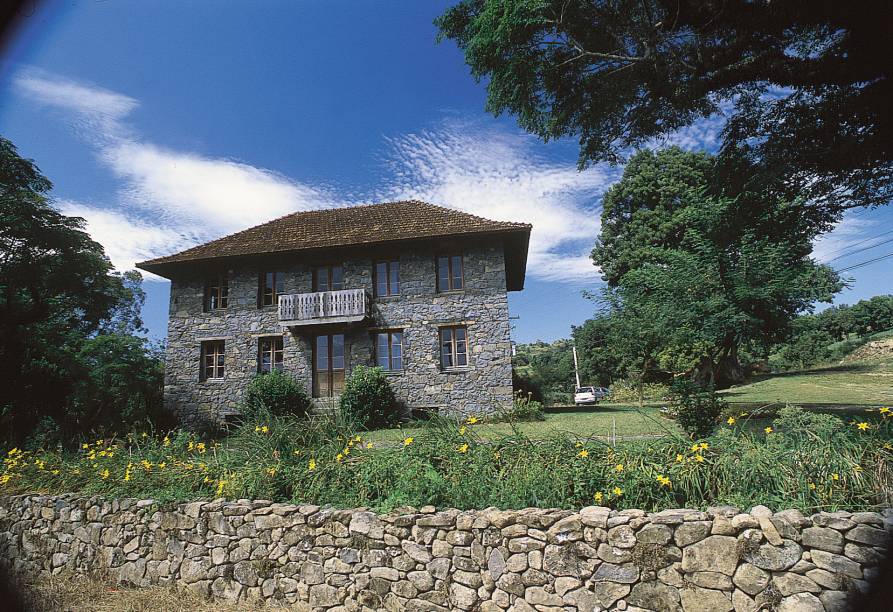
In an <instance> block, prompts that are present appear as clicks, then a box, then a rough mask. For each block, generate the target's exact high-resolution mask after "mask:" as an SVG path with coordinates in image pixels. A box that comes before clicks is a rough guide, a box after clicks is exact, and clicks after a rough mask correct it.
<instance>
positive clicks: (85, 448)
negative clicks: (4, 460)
mask: <svg viewBox="0 0 893 612" xmlns="http://www.w3.org/2000/svg"><path fill="white" fill-rule="evenodd" d="M81 448H82V449H84V450H87V449H88V448H90V445H89V444H81ZM12 450H15V449H12ZM9 454H10V455H11V454H12V451H9Z"/></svg>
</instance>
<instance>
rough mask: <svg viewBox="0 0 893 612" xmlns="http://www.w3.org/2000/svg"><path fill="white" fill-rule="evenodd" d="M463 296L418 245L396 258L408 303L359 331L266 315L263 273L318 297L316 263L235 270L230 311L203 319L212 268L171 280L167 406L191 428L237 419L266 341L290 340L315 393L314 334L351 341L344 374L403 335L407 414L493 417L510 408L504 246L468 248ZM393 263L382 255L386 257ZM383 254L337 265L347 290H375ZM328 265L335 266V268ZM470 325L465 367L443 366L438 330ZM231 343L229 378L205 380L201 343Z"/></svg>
mask: <svg viewBox="0 0 893 612" xmlns="http://www.w3.org/2000/svg"><path fill="white" fill-rule="evenodd" d="M461 251H462V252H463V259H464V271H465V288H464V290H462V291H455V292H449V293H437V291H436V286H435V284H436V276H435V265H434V261H435V254H436V253H437V248H436V245H433V244H432V245H428V246H424V247H419V246H414V247H413V248H412V249H409V250H406V251H405V252H402V253H393V252H391V253H388V254H386V257H387V258H388V259H399V260H400V295H399V296H393V297H382V298H376V299H374V300H373V301H372V312H371V314H370V317H368V319H367V320H366V321H364V322H363V323H361V324H353V325H346V324H345V325H340V326H329V325H327V326H324V328H325V329H324V331H321V328H320V326H304V327H292V328H283V327H282V326H280V325H279V321H278V317H277V310H276V307H275V306H267V307H263V308H258V305H257V292H258V279H259V274H260V273H261V271H263V270H267V269H271V270H272V269H275V270H277V271H278V272H280V273H281V274H282V275H283V277H284V291H285V293H306V292H310V291H311V270H312V265H311V262H309V261H302V260H295V259H288V258H287V257H285V256H283V258H282V259H281V260H277V261H275V262H272V263H270V262H267V263H266V264H263V265H260V264H258V265H247V264H229V265H228V266H227V268H226V269H221V270H217V271H216V272H225V273H226V274H227V276H228V279H229V305H228V307H227V308H226V309H225V310H219V311H215V312H204V311H203V294H204V283H205V277H206V275H207V274H209V273H210V271H209V270H205V271H200V270H194V271H193V272H192V273H183V274H180V275H178V276H177V277H175V278H174V279H173V280H172V281H171V297H170V314H169V320H168V339H167V356H166V364H165V387H164V394H165V405H166V406H167V407H168V408H169V409H170V410H172V411H174V412H176V413H177V414H178V415H179V416H180V417H181V419H182V421H183V422H184V423H185V424H187V425H195V424H198V423H201V422H207V421H212V422H214V421H216V422H220V421H222V420H223V418H224V417H225V416H226V415H227V414H231V413H237V412H238V406H239V402H240V400H241V398H242V394H243V392H244V390H245V388H246V386H247V384H248V382H249V381H250V380H251V378H252V377H253V376H254V375H255V374H256V372H257V352H258V341H259V338H261V337H263V336H276V335H280V336H282V337H283V357H284V359H283V361H284V369H285V370H286V371H287V372H290V373H292V374H293V375H295V376H296V377H297V378H298V379H299V380H301V381H302V382H303V383H304V385H305V387H306V388H307V389H308V391H309V390H310V389H311V387H312V379H311V347H312V344H311V343H312V341H313V340H312V339H313V336H314V334H317V333H343V334H344V335H345V353H346V374H347V375H349V373H350V370H351V368H352V367H354V366H355V365H357V364H364V365H373V360H372V350H373V346H372V333H374V331H375V330H380V329H391V330H396V329H400V330H403V334H404V336H403V342H404V347H403V348H404V369H403V371H401V372H395V373H392V374H391V375H390V381H391V386H392V387H393V389H394V392H395V394H396V396H397V398H398V400H399V401H400V402H401V403H402V404H403V405H404V406H406V407H408V408H415V407H419V408H437V409H439V410H441V411H448V412H453V413H458V414H472V413H481V412H490V411H493V410H495V409H498V408H503V407H508V406H509V405H510V404H511V400H512V365H511V338H510V325H509V319H508V316H509V313H508V299H507V296H506V281H505V262H504V256H503V247H502V245H501V244H499V243H495V244H493V243H491V244H466V245H464V246H463V247H462V249H461ZM384 256H385V255H383V257H384ZM376 258H377V255H376V254H375V253H366V254H364V255H362V256H357V255H353V256H351V257H345V258H343V259H338V260H337V261H338V262H340V263H341V264H342V265H343V267H344V288H345V289H359V288H366V289H367V290H368V291H369V292H370V293H371V291H372V265H373V261H374V260H375V259H376ZM329 263H334V262H332V261H329ZM450 324H462V325H466V326H467V328H468V351H469V353H468V358H469V364H468V367H467V368H461V369H456V370H449V371H445V370H443V369H442V368H441V367H440V361H439V337H438V329H439V327H441V326H443V325H450ZM207 340H223V341H224V343H225V345H224V348H225V353H226V354H225V375H224V378H223V379H220V380H201V377H200V370H201V363H200V358H201V344H202V342H203V341H207Z"/></svg>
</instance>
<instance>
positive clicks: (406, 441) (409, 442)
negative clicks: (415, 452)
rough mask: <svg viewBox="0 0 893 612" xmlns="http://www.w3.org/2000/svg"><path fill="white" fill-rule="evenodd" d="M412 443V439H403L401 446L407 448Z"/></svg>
mask: <svg viewBox="0 0 893 612" xmlns="http://www.w3.org/2000/svg"><path fill="white" fill-rule="evenodd" d="M412 443H413V438H412V437H409V438H404V439H403V446H409V445H410V444H412Z"/></svg>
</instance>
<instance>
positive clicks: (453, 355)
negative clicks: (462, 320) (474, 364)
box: [437, 325, 470, 370]
mask: <svg viewBox="0 0 893 612" xmlns="http://www.w3.org/2000/svg"><path fill="white" fill-rule="evenodd" d="M460 329H461V330H462V331H463V332H464V335H465V338H464V340H462V342H464V344H465V347H464V348H465V350H464V351H463V352H461V353H460V352H459V342H460V341H459V340H457V338H456V331H457V330H460ZM445 332H449V333H450V339H449V344H450V361H451V364H452V365H446V363H445V360H444V350H443V349H444V346H445V345H446V344H447V341H446V340H445V339H444V334H445ZM437 339H438V341H439V342H438V353H439V354H440V367H441V369H442V370H463V369H466V368H468V367H470V366H469V361H468V355H469V350H468V326H467V325H444V326H442V327H440V328H439V329H438V330H437ZM459 355H462V356H463V357H464V358H465V363H464V364H459V363H458V362H459Z"/></svg>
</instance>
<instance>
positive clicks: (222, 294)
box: [202, 272, 229, 312]
mask: <svg viewBox="0 0 893 612" xmlns="http://www.w3.org/2000/svg"><path fill="white" fill-rule="evenodd" d="M212 299H216V303H217V306H212V305H211V300H212ZM202 307H203V310H204V311H205V312H215V311H217V310H226V309H227V308H228V307H229V274H228V273H227V272H220V273H218V274H216V275H215V276H212V277H210V278H206V279H205V292H204V298H203V299H202Z"/></svg>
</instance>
